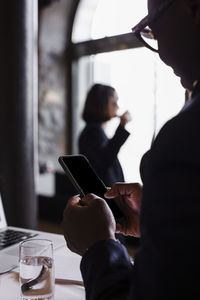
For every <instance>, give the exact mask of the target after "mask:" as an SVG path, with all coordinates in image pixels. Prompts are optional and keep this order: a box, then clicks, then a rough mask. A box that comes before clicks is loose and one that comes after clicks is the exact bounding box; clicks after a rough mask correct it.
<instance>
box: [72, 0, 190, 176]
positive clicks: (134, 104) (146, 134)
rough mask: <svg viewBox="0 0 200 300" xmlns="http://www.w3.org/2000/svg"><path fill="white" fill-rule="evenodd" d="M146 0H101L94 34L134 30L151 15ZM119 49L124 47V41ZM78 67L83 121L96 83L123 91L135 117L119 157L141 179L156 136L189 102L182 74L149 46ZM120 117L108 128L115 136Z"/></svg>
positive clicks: (122, 100)
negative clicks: (142, 165)
mask: <svg viewBox="0 0 200 300" xmlns="http://www.w3.org/2000/svg"><path fill="white" fill-rule="evenodd" d="M84 2H86V1H84ZM146 2H147V1H146V0H145V1H144V0H140V1H139V2H138V1H137V3H136V1H132V0H126V1H125V0H99V1H98V6H97V8H96V9H95V11H94V14H93V19H92V21H91V22H90V24H92V25H91V27H90V37H91V38H95V39H97V38H103V37H105V36H115V35H117V34H124V33H125V32H130V30H131V27H133V25H134V24H136V23H137V22H138V21H139V19H141V18H142V17H143V16H144V15H145V14H147V9H146ZM76 26H78V25H77V23H76ZM76 30H77V31H76ZM76 30H75V31H74V34H75V32H78V29H77V27H76ZM79 33H80V31H79ZM75 35H76V34H75ZM76 38H77V35H76ZM79 38H80V37H79ZM116 39H117V36H116ZM80 40H81V39H80ZM119 48H123V47H122V45H121V44H119ZM125 48H126V47H125ZM101 52H103V49H102V51H101ZM75 66H76V70H77V73H76V79H78V80H76V81H75V84H76V87H75V90H76V103H77V104H78V108H79V109H78V110H76V112H77V114H76V117H77V120H80V115H81V111H82V107H83V103H84V100H85V96H86V93H87V90H88V89H89V87H90V86H91V85H92V84H93V83H95V82H100V83H105V84H109V85H112V86H113V87H114V88H115V89H116V91H117V92H118V95H119V106H120V107H121V112H124V111H125V110H129V111H130V112H131V115H132V118H133V120H132V122H131V123H130V124H128V126H127V129H128V130H129V131H130V132H131V135H130V137H129V139H128V140H127V142H126V143H125V144H124V145H123V147H122V148H121V150H120V153H119V159H120V162H121V164H122V167H123V171H124V174H125V179H126V181H128V182H130V181H140V175H139V164H140V160H141V157H142V155H143V154H144V153H145V152H146V151H147V150H148V149H149V147H150V145H151V141H152V138H153V135H154V134H157V133H158V131H159V129H160V127H161V126H162V125H163V124H164V123H165V122H166V121H167V120H168V119H170V118H171V117H173V116H174V115H175V114H176V113H177V112H178V111H179V110H180V109H181V108H182V106H183V104H184V89H183V88H182V87H181V85H180V83H179V78H176V77H175V75H174V74H173V72H172V70H171V69H170V68H169V67H167V66H165V65H164V64H163V63H162V61H161V60H160V59H159V57H158V55H157V54H154V53H151V51H149V50H148V49H145V48H143V47H141V48H130V49H126V50H118V51H112V52H106V53H101V54H95V55H90V56H84V57H82V58H80V59H79V60H77V61H76V63H75ZM118 122H119V121H118V120H117V119H115V120H113V121H112V122H110V124H109V127H108V128H107V129H106V131H107V134H108V135H109V136H111V135H112V134H113V132H114V130H115V128H116V126H117V123H118ZM77 124H79V125H78V127H77V128H76V130H75V140H74V151H77V149H76V145H77V137H78V134H79V132H80V130H81V129H82V127H83V125H84V124H83V122H80V121H79V122H78V123H77Z"/></svg>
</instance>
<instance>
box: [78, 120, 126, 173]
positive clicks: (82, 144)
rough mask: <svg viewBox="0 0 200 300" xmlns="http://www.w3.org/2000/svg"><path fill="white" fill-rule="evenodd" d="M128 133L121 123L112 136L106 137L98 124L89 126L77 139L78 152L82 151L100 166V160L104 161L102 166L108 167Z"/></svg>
mask: <svg viewBox="0 0 200 300" xmlns="http://www.w3.org/2000/svg"><path fill="white" fill-rule="evenodd" d="M129 135H130V133H129V132H128V131H127V130H126V129H125V128H124V127H123V126H121V125H119V126H118V128H117V130H116V132H115V134H114V136H113V137H112V138H111V139H108V138H107V137H106V135H105V133H104V131H103V129H102V128H101V127H100V125H99V126H96V125H94V126H90V128H88V130H87V134H86V133H85V134H84V137H82V138H81V139H80V140H79V150H80V153H84V154H85V155H86V156H88V157H90V160H91V161H95V162H96V164H99V166H98V167H99V168H101V162H102V161H103V162H104V168H108V167H109V166H111V165H112V164H113V161H114V160H115V159H116V157H117V154H118V153H119V150H120V148H121V146H122V145H123V144H124V143H125V141H126V140H127V138H128V136H129Z"/></svg>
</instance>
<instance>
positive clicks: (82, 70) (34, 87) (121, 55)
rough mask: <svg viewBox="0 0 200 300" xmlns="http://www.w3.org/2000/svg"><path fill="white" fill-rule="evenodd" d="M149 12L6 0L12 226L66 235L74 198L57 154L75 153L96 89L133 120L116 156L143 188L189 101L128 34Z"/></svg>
mask: <svg viewBox="0 0 200 300" xmlns="http://www.w3.org/2000/svg"><path fill="white" fill-rule="evenodd" d="M5 2H6V3H5ZM15 2H16V3H15ZM146 14H147V1H146V0H140V1H134V0H51V1H50V0H46V1H45V0H38V1H36V0H18V1H11V0H7V1H4V2H2V4H1V12H0V22H1V26H0V28H1V29H0V30H1V47H0V48H1V49H0V65H1V68H0V78H1V83H0V86H1V89H0V91H1V92H0V136H1V148H0V192H1V195H2V199H3V203H4V206H5V210H6V215H7V218H8V223H9V225H13V226H21V227H25V228H39V229H42V230H46V227H45V226H46V225H47V230H50V231H57V232H60V231H61V229H60V222H61V219H62V211H63V208H64V207H65V205H66V202H67V199H68V197H70V196H71V195H73V194H74V193H76V192H75V191H74V188H73V187H72V186H71V184H70V182H69V181H68V179H67V177H66V176H65V175H64V173H63V171H62V170H61V168H60V166H59V164H58V156H59V155H64V154H76V153H77V152H78V150H77V149H78V148H77V138H78V135H79V133H80V131H81V129H82V128H83V121H82V120H81V112H82V108H83V103H84V100H85V97H86V93H87V91H88V89H89V88H90V87H91V85H92V84H93V83H96V82H98V83H104V84H108V85H112V86H114V87H115V88H116V90H117V92H118V95H119V106H120V112H121V113H123V112H124V111H125V110H126V109H128V110H129V111H130V113H131V115H132V118H133V120H132V122H131V123H130V124H128V130H129V131H130V132H131V136H130V137H129V139H128V141H127V142H126V145H125V146H124V147H123V148H122V149H121V151H120V153H119V159H120V162H121V164H122V167H123V170H124V174H125V180H126V181H127V182H133V181H137V182H141V179H140V174H139V164H140V160H141V157H142V155H143V154H144V153H145V152H146V151H147V150H148V149H149V147H150V145H151V142H152V139H153V138H154V137H155V136H156V134H157V133H158V131H159V129H160V127H161V126H162V125H163V124H164V123H165V122H166V121H167V120H168V119H170V118H172V117H173V116H174V115H175V114H176V113H177V112H178V111H179V110H180V109H181V108H182V106H183V104H184V102H185V91H184V89H183V88H182V87H181V85H180V83H179V78H177V77H175V75H174V74H173V71H172V70H171V69H170V68H169V67H167V66H165V65H164V64H163V63H162V62H161V61H160V59H159V57H158V55H157V54H155V53H153V52H151V51H149V50H148V49H146V48H144V47H143V46H142V45H141V44H140V43H139V42H138V41H137V40H136V39H135V37H134V36H133V34H132V32H131V28H132V27H133V26H134V25H136V24H137V22H139V21H140V19H141V18H143V17H144V16H145V15H146ZM172 95H173V97H172ZM174 99H175V100H176V101H174ZM172 100H173V102H172ZM116 122H117V120H113V121H111V122H110V124H109V127H108V128H107V129H106V130H107V134H108V136H112V134H113V131H114V129H115V128H116V124H115V123H116ZM51 225H52V226H51Z"/></svg>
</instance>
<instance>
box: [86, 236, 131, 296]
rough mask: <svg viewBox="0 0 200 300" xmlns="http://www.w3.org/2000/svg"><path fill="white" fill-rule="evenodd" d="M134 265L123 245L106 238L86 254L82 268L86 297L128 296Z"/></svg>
mask: <svg viewBox="0 0 200 300" xmlns="http://www.w3.org/2000/svg"><path fill="white" fill-rule="evenodd" d="M132 269H133V266H132V263H131V261H130V258H129V255H128V253H127V251H126V249H125V247H124V246H123V245H121V244H120V243H119V242H116V241H114V240H104V241H100V242H98V243H96V244H95V245H93V246H92V247H91V248H90V249H89V250H88V251H87V252H86V254H85V255H84V256H83V259H82V262H81V272H82V276H83V280H84V285H85V289H86V299H87V300H95V299H101V300H125V299H126V298H125V295H126V294H127V291H128V290H129V288H130V278H131V276H130V274H131V272H132Z"/></svg>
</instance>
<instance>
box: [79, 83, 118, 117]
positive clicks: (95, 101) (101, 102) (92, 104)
mask: <svg viewBox="0 0 200 300" xmlns="http://www.w3.org/2000/svg"><path fill="white" fill-rule="evenodd" d="M114 92H115V89H114V88H113V87H111V86H109V85H104V84H99V83H96V84H94V85H93V86H92V87H91V89H90V90H89V92H88V94H87V97H86V100H85V106H84V109H83V114H82V118H83V120H84V121H85V122H86V123H92V122H97V123H102V122H106V121H108V120H109V119H110V118H109V116H108V113H107V111H108V101H109V98H110V97H112V96H113V94H114Z"/></svg>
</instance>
